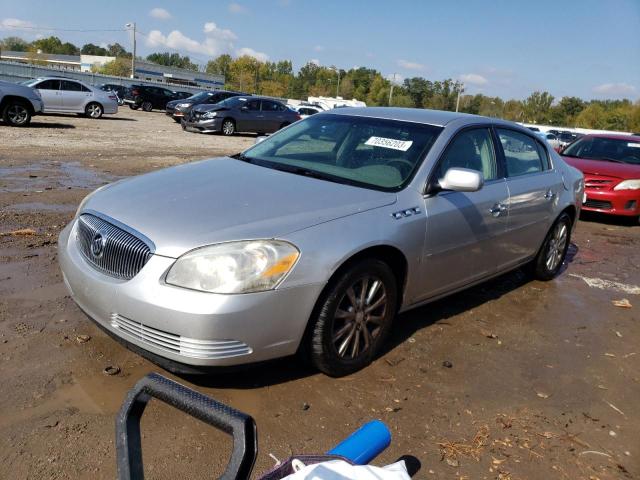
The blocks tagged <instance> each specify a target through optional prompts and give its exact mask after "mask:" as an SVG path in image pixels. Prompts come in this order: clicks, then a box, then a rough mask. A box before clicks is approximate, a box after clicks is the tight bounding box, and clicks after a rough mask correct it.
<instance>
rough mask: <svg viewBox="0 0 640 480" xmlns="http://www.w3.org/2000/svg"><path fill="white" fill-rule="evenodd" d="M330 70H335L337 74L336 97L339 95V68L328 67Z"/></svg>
mask: <svg viewBox="0 0 640 480" xmlns="http://www.w3.org/2000/svg"><path fill="white" fill-rule="evenodd" d="M330 69H331V70H335V71H336V73H337V74H338V83H336V98H338V96H339V95H340V69H339V68H338V67H335V66H334V67H330Z"/></svg>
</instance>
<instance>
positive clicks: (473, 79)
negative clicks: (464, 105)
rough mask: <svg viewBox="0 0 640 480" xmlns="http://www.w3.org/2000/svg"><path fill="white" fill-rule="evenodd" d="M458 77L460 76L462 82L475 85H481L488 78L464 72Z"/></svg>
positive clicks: (487, 81) (485, 82)
mask: <svg viewBox="0 0 640 480" xmlns="http://www.w3.org/2000/svg"><path fill="white" fill-rule="evenodd" d="M458 78H460V80H461V81H462V82H463V83H467V84H469V85H475V86H477V87H481V86H483V85H486V84H487V83H489V80H487V79H486V77H483V76H482V75H479V74H477V73H464V74H462V75H460V77H458Z"/></svg>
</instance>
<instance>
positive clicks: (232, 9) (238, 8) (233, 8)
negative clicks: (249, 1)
mask: <svg viewBox="0 0 640 480" xmlns="http://www.w3.org/2000/svg"><path fill="white" fill-rule="evenodd" d="M227 10H229V13H233V14H235V15H242V14H245V13H249V9H248V8H247V7H245V6H244V5H240V4H239V3H235V2H232V3H230V4H229V6H228V7H227Z"/></svg>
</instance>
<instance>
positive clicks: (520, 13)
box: [0, 0, 640, 100]
mask: <svg viewBox="0 0 640 480" xmlns="http://www.w3.org/2000/svg"><path fill="white" fill-rule="evenodd" d="M129 22H136V25H137V30H138V35H137V36H136V38H137V45H138V48H137V54H138V55H141V56H146V55H148V54H149V53H152V52H156V51H169V52H178V53H180V54H183V55H189V56H190V57H191V59H192V60H193V61H195V62H196V63H199V64H205V63H206V62H207V60H209V59H211V58H213V57H215V56H217V55H219V54H221V53H229V54H231V55H233V56H237V55H243V54H249V55H252V56H255V57H256V58H258V59H261V60H270V61H277V60H292V61H293V65H294V69H296V70H297V69H299V68H300V67H301V66H303V65H304V64H306V63H307V62H310V61H313V62H316V63H318V64H320V65H326V66H332V65H335V66H337V67H339V68H342V69H345V70H348V69H350V68H353V67H360V66H365V67H370V68H375V69H377V70H379V71H380V72H382V74H383V75H385V76H387V77H388V78H395V79H396V81H400V82H401V81H402V80H403V79H404V78H409V77H413V76H421V77H425V78H427V79H429V80H441V79H444V78H453V79H455V80H460V81H462V82H463V83H464V85H465V90H466V92H467V93H471V94H475V93H483V94H485V95H497V96H500V97H502V98H505V99H506V98H520V99H522V98H525V97H527V96H528V95H529V94H530V93H531V92H533V91H535V90H540V91H545V90H546V91H548V92H550V93H551V94H552V95H554V96H555V97H556V98H560V97H563V96H578V97H581V98H584V99H593V98H598V99H607V98H630V99H632V100H636V99H640V0H606V1H605V0H561V1H558V0H536V1H529V0H510V1H507V0H493V1H487V0H484V1H480V0H477V1H474V0H449V1H441V0H438V1H432V0H414V1H408V0H396V1H394V2H389V1H378V0H369V1H365V0H352V1H349V0H322V1H320V2H318V1H315V2H313V1H310V0H306V1H304V0H237V1H221V0H206V1H204V0H203V1H192V0H180V1H175V0H174V1H172V2H171V1H165V0H136V1H131V0H128V1H122V0H110V1H102V2H97V1H94V0H82V1H77V0H59V1H51V0H22V1H20V2H17V1H15V0H0V38H2V37H5V36H9V35H17V36H20V37H23V38H25V39H28V40H33V39H35V38H38V37H41V36H49V35H56V36H58V37H60V38H61V39H62V40H63V41H70V42H72V43H75V44H77V45H79V46H81V45H83V44H84V43H89V42H91V43H94V44H97V45H103V46H104V45H106V44H107V43H114V42H119V43H121V44H122V45H123V46H125V47H126V48H127V49H131V33H130V32H127V31H125V30H124V25H125V24H126V23H129ZM70 30H84V31H70ZM87 30H113V31H87ZM394 75H395V77H394Z"/></svg>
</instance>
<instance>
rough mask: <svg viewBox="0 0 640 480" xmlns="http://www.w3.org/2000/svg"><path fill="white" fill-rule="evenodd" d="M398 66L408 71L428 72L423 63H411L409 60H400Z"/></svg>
mask: <svg viewBox="0 0 640 480" xmlns="http://www.w3.org/2000/svg"><path fill="white" fill-rule="evenodd" d="M398 66H400V67H402V68H404V69H406V70H426V69H427V67H426V66H425V65H423V64H421V63H417V62H410V61H409V60H402V59H400V60H398Z"/></svg>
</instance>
